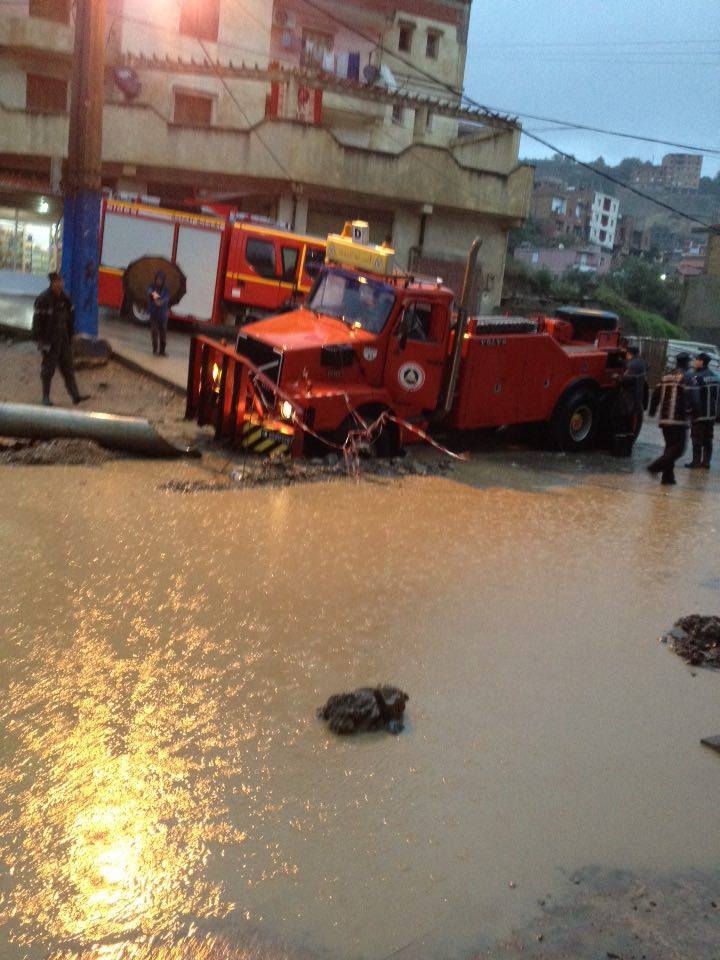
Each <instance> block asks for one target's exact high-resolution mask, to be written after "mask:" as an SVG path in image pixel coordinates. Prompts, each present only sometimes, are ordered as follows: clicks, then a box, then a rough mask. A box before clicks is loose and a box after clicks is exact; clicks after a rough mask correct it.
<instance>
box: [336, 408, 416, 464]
mask: <svg viewBox="0 0 720 960" xmlns="http://www.w3.org/2000/svg"><path fill="white" fill-rule="evenodd" d="M358 413H359V414H360V416H361V417H362V418H363V420H364V421H365V422H366V423H372V422H373V421H374V420H377V418H378V417H379V416H380V414H381V413H382V409H370V410H359V411H358ZM353 430H357V421H356V420H355V418H354V417H353V416H348V417H346V418H345V419H344V420H343V422H342V423H341V424H340V426H339V427H338V429H337V430H335V431H333V434H332V437H331V439H332V441H333V443H337V444H339V445H341V446H342V445H343V444H344V443H345V441H346V440H347V438H348V434H349V433H350V432H351V431H353ZM399 449H400V435H399V431H398V428H397V426H396V425H395V424H394V423H385V424H383V427H382V429H381V431H380V433H379V434H378V436H377V437H376V438H375V441H374V443H372V444H368V445H363V444H360V451H361V453H366V454H367V455H369V456H371V457H383V458H385V457H394V456H395V454H396V453H397V452H398V450H399Z"/></svg>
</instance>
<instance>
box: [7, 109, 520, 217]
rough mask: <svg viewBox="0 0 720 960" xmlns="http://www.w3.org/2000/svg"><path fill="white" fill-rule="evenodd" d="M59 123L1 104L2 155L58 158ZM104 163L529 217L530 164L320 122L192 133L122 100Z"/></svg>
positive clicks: (107, 134)
mask: <svg viewBox="0 0 720 960" xmlns="http://www.w3.org/2000/svg"><path fill="white" fill-rule="evenodd" d="M67 125H68V121H67V116H65V115H41V114H34V115H33V114H28V113H26V112H25V111H23V110H16V109H7V108H5V107H0V154H5V155H8V154H10V155H18V157H20V156H23V157H28V158H29V157H36V158H48V157H63V156H65V155H66V152H67ZM258 134H259V136H258ZM510 139H511V138H510ZM103 165H104V168H105V170H106V172H107V173H108V174H110V175H112V171H117V170H121V169H122V168H123V167H132V168H135V169H136V170H137V171H138V176H143V177H146V178H147V179H151V180H158V179H168V180H174V181H176V182H179V183H180V182H181V183H184V184H188V185H195V186H212V185H216V186H217V185H221V184H224V185H226V186H235V187H237V188H238V189H245V188H247V186H248V185H249V184H250V183H254V184H255V185H256V186H261V185H262V186H267V187H273V185H274V186H275V187H278V186H282V185H287V183H288V181H291V182H292V183H295V184H302V185H303V187H304V188H306V189H307V190H308V191H309V192H316V193H318V194H319V195H327V194H334V195H344V196H347V197H351V196H358V195H364V196H367V197H373V198H378V199H382V200H385V201H386V202H387V203H388V204H392V205H393V206H394V205H403V204H410V205H413V206H416V205H426V204H432V205H436V206H437V207H440V208H445V209H448V208H449V209H456V210H459V211H464V212H466V213H471V214H477V215H481V216H488V217H497V218H501V219H502V220H503V221H506V222H508V223H509V222H516V221H519V220H521V219H522V218H523V217H525V216H527V212H528V207H529V198H530V191H531V188H532V170H531V168H530V167H526V166H518V165H517V164H514V163H513V164H512V165H508V166H507V167H506V172H505V173H502V174H501V173H499V172H497V171H496V170H484V169H480V168H478V167H477V166H474V165H472V164H470V163H467V162H465V158H463V157H462V156H460V157H458V156H456V155H454V153H453V152H451V151H449V150H447V149H443V148H440V147H433V146H430V145H427V144H421V143H414V144H412V145H410V146H408V147H407V148H406V149H405V150H403V151H402V152H401V153H399V154H397V153H392V152H383V151H381V150H379V149H370V148H367V147H356V146H351V145H348V144H344V143H341V142H340V140H339V139H338V138H337V137H336V136H335V135H334V134H333V133H332V131H331V130H328V129H326V128H324V127H321V126H314V125H311V124H305V123H299V122H297V121H292V120H282V119H281V120H265V121H263V122H262V123H261V124H259V125H258V126H256V127H255V128H254V129H251V130H237V129H234V128H227V127H206V128H202V129H193V128H189V127H183V126H179V125H177V124H173V123H170V122H168V121H166V120H163V119H162V118H160V117H159V116H158V114H157V113H156V112H155V111H154V110H152V109H151V108H150V107H147V106H144V105H134V106H133V105H127V104H124V103H108V104H106V106H105V113H104V133H103Z"/></svg>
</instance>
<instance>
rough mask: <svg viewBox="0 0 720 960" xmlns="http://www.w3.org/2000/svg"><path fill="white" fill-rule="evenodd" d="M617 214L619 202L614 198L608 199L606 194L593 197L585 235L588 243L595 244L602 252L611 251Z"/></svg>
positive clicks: (613, 243)
mask: <svg viewBox="0 0 720 960" xmlns="http://www.w3.org/2000/svg"><path fill="white" fill-rule="evenodd" d="M619 212H620V201H619V200H616V199H615V197H610V196H608V194H606V193H596V194H594V195H593V202H592V207H591V210H590V222H589V224H588V235H587V237H588V240H589V241H590V243H595V244H597V245H598V246H599V247H602V248H603V250H612V248H613V246H614V245H615V232H616V230H617V222H618V216H619Z"/></svg>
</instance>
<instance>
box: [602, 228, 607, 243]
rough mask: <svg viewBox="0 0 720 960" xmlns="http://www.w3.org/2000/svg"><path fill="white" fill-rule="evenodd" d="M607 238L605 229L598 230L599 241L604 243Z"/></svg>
mask: <svg viewBox="0 0 720 960" xmlns="http://www.w3.org/2000/svg"><path fill="white" fill-rule="evenodd" d="M606 240H607V230H601V231H600V243H605V241H606Z"/></svg>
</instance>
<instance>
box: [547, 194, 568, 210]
mask: <svg viewBox="0 0 720 960" xmlns="http://www.w3.org/2000/svg"><path fill="white" fill-rule="evenodd" d="M550 210H551V211H552V213H562V214H565V212H566V211H567V201H566V200H565V199H564V197H553V198H552V200H551V202H550Z"/></svg>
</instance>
